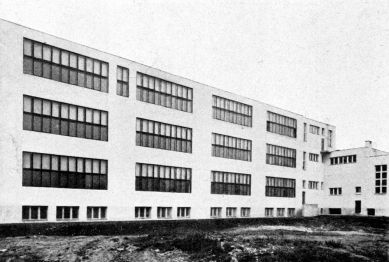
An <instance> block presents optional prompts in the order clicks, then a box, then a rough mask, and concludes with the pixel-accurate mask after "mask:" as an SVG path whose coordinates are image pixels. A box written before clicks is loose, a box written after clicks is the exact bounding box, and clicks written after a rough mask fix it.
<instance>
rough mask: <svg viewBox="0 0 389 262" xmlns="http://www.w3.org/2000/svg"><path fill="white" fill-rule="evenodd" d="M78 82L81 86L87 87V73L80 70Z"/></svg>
mask: <svg viewBox="0 0 389 262" xmlns="http://www.w3.org/2000/svg"><path fill="white" fill-rule="evenodd" d="M77 82H78V85H79V86H82V87H85V73H80V72H78V79H77Z"/></svg>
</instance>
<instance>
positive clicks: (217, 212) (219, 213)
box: [211, 207, 222, 218]
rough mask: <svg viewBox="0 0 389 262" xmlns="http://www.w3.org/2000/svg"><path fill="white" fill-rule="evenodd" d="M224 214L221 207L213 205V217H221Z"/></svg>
mask: <svg viewBox="0 0 389 262" xmlns="http://www.w3.org/2000/svg"><path fill="white" fill-rule="evenodd" d="M221 216H222V208H221V207H211V217H215V218H217V217H221Z"/></svg>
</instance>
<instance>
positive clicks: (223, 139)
mask: <svg viewBox="0 0 389 262" xmlns="http://www.w3.org/2000/svg"><path fill="white" fill-rule="evenodd" d="M251 143H252V142H251V140H247V139H243V138H238V137H232V136H226V135H221V134H216V133H212V156H215V157H222V158H229V159H237V160H243V161H250V162H251Z"/></svg>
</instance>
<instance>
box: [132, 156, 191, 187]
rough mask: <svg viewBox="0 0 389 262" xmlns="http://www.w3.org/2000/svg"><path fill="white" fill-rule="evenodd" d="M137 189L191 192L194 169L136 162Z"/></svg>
mask: <svg viewBox="0 0 389 262" xmlns="http://www.w3.org/2000/svg"><path fill="white" fill-rule="evenodd" d="M135 184H136V191H157V192H175V193H190V192H191V187H192V185H191V184H192V169H191V168H185V167H173V166H161V165H152V164H143V163H136V180H135Z"/></svg>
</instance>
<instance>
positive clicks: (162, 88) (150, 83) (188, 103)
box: [136, 72, 193, 113]
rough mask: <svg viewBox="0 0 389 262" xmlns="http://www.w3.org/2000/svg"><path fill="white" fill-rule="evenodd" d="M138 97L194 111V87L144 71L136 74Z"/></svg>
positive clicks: (158, 103) (157, 103)
mask: <svg viewBox="0 0 389 262" xmlns="http://www.w3.org/2000/svg"><path fill="white" fill-rule="evenodd" d="M136 85H137V90H136V99H137V100H139V101H142V102H147V103H151V104H155V105H159V106H163V107H168V108H172V109H176V110H180V111H184V112H188V113H192V111H193V89H192V88H190V87H186V86H183V85H179V84H176V83H172V82H169V81H166V80H163V79H160V78H157V77H154V76H149V75H146V74H142V73H139V72H138V73H137V75H136Z"/></svg>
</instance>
